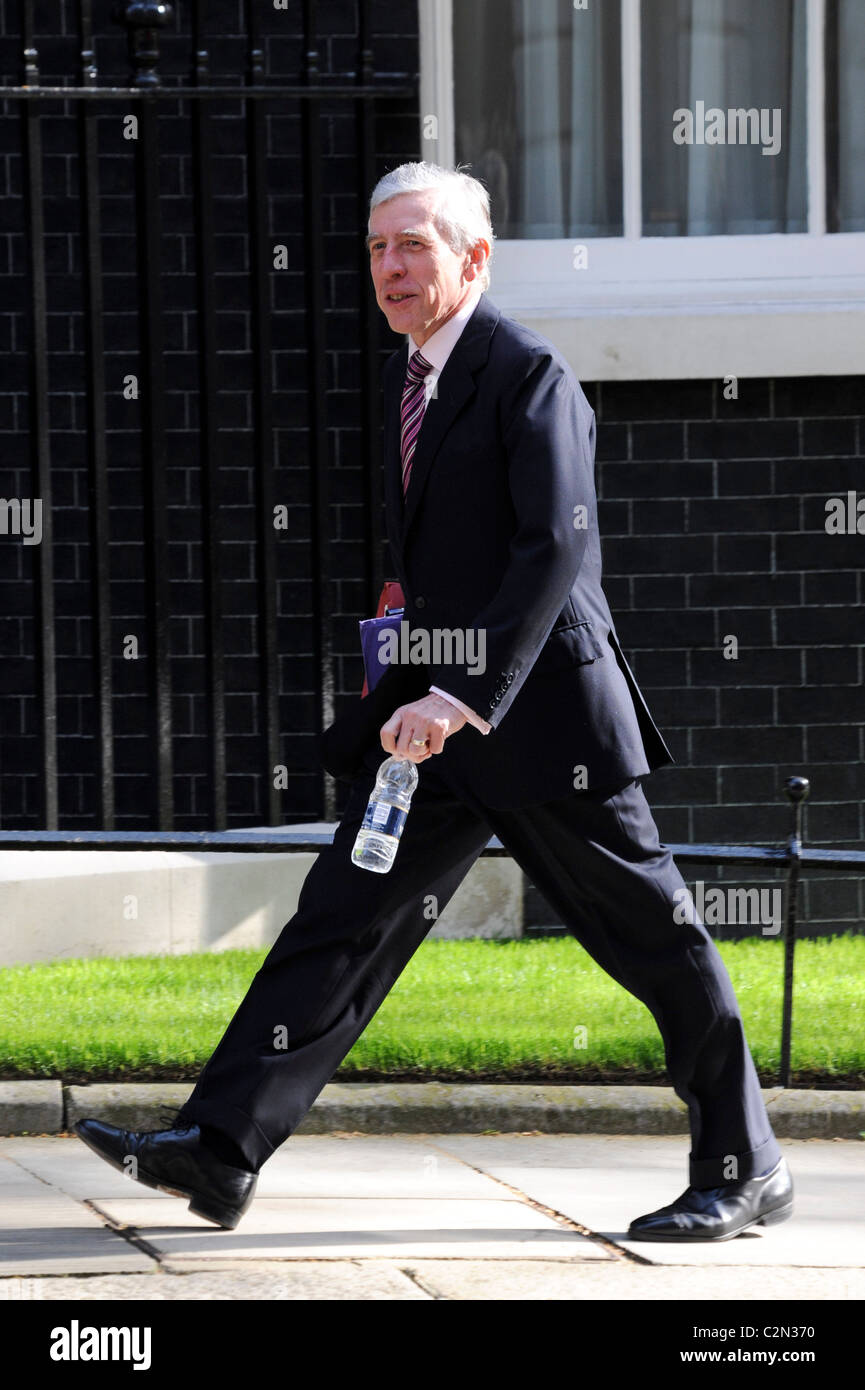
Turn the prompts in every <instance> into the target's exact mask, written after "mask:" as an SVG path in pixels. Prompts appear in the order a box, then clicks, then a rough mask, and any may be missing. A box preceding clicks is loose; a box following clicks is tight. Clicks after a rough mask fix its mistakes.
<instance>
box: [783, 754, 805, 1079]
mask: <svg viewBox="0 0 865 1390" xmlns="http://www.w3.org/2000/svg"><path fill="white" fill-rule="evenodd" d="M810 790H811V783H810V782H809V781H808V778H807V777H790V778H788V779H787V783H786V791H787V796H788V797H789V799H790V801H791V803H792V806H793V829H792V831H791V832H790V837H789V839H788V841H787V855H788V860H787V864H788V867H787V913H786V922H785V926H784V1004H783V1011H782V1016H781V1078H780V1085H782V1086H789V1085H790V1043H791V1038H792V1034H793V958H794V954H795V950H796V906H797V898H798V893H799V871H800V868H801V864H802V805H803V803H804V802H805V801H807V799H808V793H809V792H810Z"/></svg>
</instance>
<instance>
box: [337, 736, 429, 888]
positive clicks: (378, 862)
mask: <svg viewBox="0 0 865 1390" xmlns="http://www.w3.org/2000/svg"><path fill="white" fill-rule="evenodd" d="M416 786H417V767H416V766H415V764H414V763H412V762H409V761H408V759H407V758H394V757H390V758H385V760H384V762H383V763H382V765H381V767H380V768H379V770H378V772H377V773H376V778H375V786H374V787H373V789H372V796H371V797H370V799H369V802H368V803H367V808H366V814H365V815H364V818H363V824H362V825H361V827H360V830H359V831H358V832H357V839H356V840H355V842H354V848H353V850H352V852H351V862H352V864H357V866H358V868H359V869H371V870H372V872H373V873H374V874H386V873H387V872H388V870H389V869H390V867H391V865H392V864H393V861H394V859H395V858H396V852H397V847H398V845H399V837H400V835H401V834H402V831H403V826H404V825H405V820H406V816H407V815H408V810H409V806H410V805H411V798H412V793H413V791H414V789H415V787H416Z"/></svg>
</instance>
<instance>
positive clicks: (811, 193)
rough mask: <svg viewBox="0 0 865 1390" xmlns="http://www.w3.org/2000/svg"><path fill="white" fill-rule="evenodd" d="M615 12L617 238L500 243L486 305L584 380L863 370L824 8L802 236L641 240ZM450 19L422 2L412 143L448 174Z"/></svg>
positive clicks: (635, 43)
mask: <svg viewBox="0 0 865 1390" xmlns="http://www.w3.org/2000/svg"><path fill="white" fill-rule="evenodd" d="M620 4H621V17H622V139H623V230H624V234H623V236H621V237H593V238H587V239H584V240H582V241H579V242H578V241H576V240H575V239H574V238H572V237H569V238H562V239H558V238H557V239H553V240H539V239H520V240H499V239H498V238H497V239H496V245H495V254H494V257H493V262H492V265H491V268H490V270H491V284H490V290H489V294H490V298H491V299H492V300H493V301H494V303H496V304H497V305H498V307H499V308H500V309H502V311H503V312H504V313H507V314H509V315H511V316H512V317H514V318H516V319H519V320H520V322H522V323H525V324H526V325H528V326H529V327H531V328H534V329H536V331H537V332H539V333H542V334H543V336H544V337H545V338H548V339H550V341H552V342H553V343H555V344H556V346H557V347H558V348H559V349H560V350H561V351H562V352H563V353H564V355H565V357H566V358H567V359H568V361H569V362H570V364H571V366H572V367H573V369H574V371H575V373H576V374H577V375H578V376H580V377H582V378H583V379H584V380H587V381H588V380H592V381H607V380H609V381H615V380H620V381H628V380H646V379H650V380H651V379H665V378H688V377H723V376H742V377H753V376H815V375H816V376H821V375H822V376H826V375H835V374H839V375H847V374H859V373H862V372H865V233H861V232H832V233H827V231H826V218H825V202H826V170H825V137H824V72H825V65H824V58H825V10H826V7H825V0H806V4H807V12H806V13H807V38H806V44H807V55H806V62H807V69H806V71H807V83H806V103H807V160H808V178H807V190H808V231H807V232H806V233H771V234H767V235H764V236H708V237H696V236H695V237H644V236H642V235H641V219H642V188H641V153H640V0H620ZM452 16H453V0H419V20H420V135H421V146H420V148H421V150H422V151H423V158H424V159H429V160H432V161H434V162H435V163H438V164H442V165H444V166H445V167H446V168H453V166H454V158H455V151H454V144H455V141H454V93H453V20H452ZM430 116H433V117H434V118H435V119H434V120H433V121H430V119H429V118H430ZM578 244H579V245H581V246H585V247H586V250H587V262H588V264H587V267H586V269H583V270H575V269H574V247H575V246H576V245H578Z"/></svg>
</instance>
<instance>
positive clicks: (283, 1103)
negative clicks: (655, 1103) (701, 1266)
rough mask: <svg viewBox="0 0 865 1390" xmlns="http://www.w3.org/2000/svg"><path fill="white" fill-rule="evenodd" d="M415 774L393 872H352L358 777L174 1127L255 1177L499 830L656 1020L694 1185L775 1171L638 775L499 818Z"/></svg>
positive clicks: (367, 781)
mask: <svg viewBox="0 0 865 1390" xmlns="http://www.w3.org/2000/svg"><path fill="white" fill-rule="evenodd" d="M418 774H419V780H418V786H417V789H416V791H415V793H414V797H413V799H412V804H411V809H410V811H409V814H408V817H407V819H406V823H405V828H404V830H403V834H402V838H401V840H400V843H399V847H398V850H397V854H396V859H395V861H394V864H393V866H392V868H391V870H390V872H389V873H387V874H377V873H372V872H370V871H368V870H365V869H361V868H358V867H357V866H356V865H354V864H352V862H351V858H350V856H351V850H352V846H353V844H354V840H355V836H356V834H357V831H358V828H359V826H360V823H361V820H362V818H363V814H364V811H365V809H366V805H367V801H368V798H369V795H370V792H371V790H372V787H373V784H374V777H373V776H372V774H371V773H366V772H364V773H361V774H359V775H358V776H357V777H355V778H354V780H353V782H352V785H351V789H350V793H349V797H348V802H347V805H346V810H345V814H344V815H343V817H342V820H341V821H340V823H339V825H338V827H337V829H336V832H335V834H334V838H333V844H332V845H331V846H328V847H327V848H325V849H324V850H323V851H322V852H321V853H320V854H319V856H318V858H317V859H316V861H315V863H314V864H313V866H312V868H311V869H310V871H309V873H308V875H307V877H306V879H305V881H304V884H303V887H302V889H301V893H300V897H299V900H298V906H297V911H296V913H295V914H294V916H293V917H292V918H291V920H290V921H289V922H288V923H287V924H286V926H285V927H284V928H283V930H282V932H281V934H280V936H279V938H278V939H277V941H276V942H275V944H274V945H273V947H272V948H271V950H270V952H269V953H268V955H267V957H266V959H265V960H264V962H263V963H262V965H261V968H260V969H259V971H258V972H257V974H256V975H255V976H254V978H253V980H252V983H251V985H250V987H249V989H248V991H247V994H246V996H245V997H244V999H243V1000H242V1002H241V1004H240V1006H239V1007H238V1009H237V1012H236V1013H235V1015H234V1017H233V1018H232V1020H231V1022H230V1023H229V1025H228V1028H227V1029H226V1031H225V1034H224V1035H223V1037H222V1039H221V1041H220V1042H219V1044H218V1046H217V1047H216V1049H215V1051H214V1052H213V1055H212V1056H211V1058H210V1060H209V1061H208V1062H207V1063H206V1065H205V1067H204V1068H203V1070H202V1072H201V1074H200V1076H199V1078H198V1081H197V1083H196V1085H195V1087H194V1090H193V1092H192V1094H191V1095H190V1097H189V1099H188V1100H187V1102H186V1104H185V1105H184V1106H183V1107H182V1109H181V1112H180V1114H179V1116H178V1119H177V1121H176V1123H177V1124H180V1123H194V1124H202V1125H207V1126H211V1127H212V1128H214V1129H217V1130H220V1131H222V1132H223V1133H224V1134H227V1135H229V1136H230V1137H231V1139H232V1140H233V1141H234V1143H235V1144H236V1145H237V1146H238V1148H239V1149H240V1150H241V1152H242V1153H243V1154H244V1156H245V1158H246V1161H247V1164H248V1166H249V1168H250V1169H251V1170H253V1171H255V1172H257V1171H258V1170H259V1168H260V1167H261V1165H262V1164H263V1163H264V1162H265V1161H266V1159H267V1158H269V1157H270V1155H271V1154H272V1153H273V1152H274V1151H275V1149H277V1148H278V1147H279V1145H280V1144H282V1143H283V1141H284V1140H285V1139H287V1138H288V1136H289V1135H291V1134H292V1133H293V1132H294V1131H295V1130H296V1129H297V1127H298V1125H299V1124H300V1123H301V1121H302V1120H303V1118H304V1116H305V1115H306V1113H307V1111H308V1110H309V1109H310V1107H311V1106H312V1104H313V1102H314V1101H315V1099H316V1097H317V1096H318V1095H319V1093H320V1092H321V1090H322V1089H323V1087H324V1086H325V1085H326V1084H327V1082H328V1081H329V1080H330V1079H331V1077H332V1076H333V1074H334V1072H335V1071H336V1070H337V1068H338V1067H339V1065H340V1063H341V1062H342V1060H343V1058H344V1057H345V1056H346V1054H347V1053H348V1052H349V1051H350V1049H351V1048H352V1046H353V1045H354V1043H355V1041H356V1040H357V1038H359V1037H360V1035H361V1033H362V1032H363V1031H364V1029H365V1028H366V1026H367V1024H368V1023H369V1021H370V1019H371V1018H372V1017H373V1016H374V1014H375V1013H376V1010H377V1009H378V1008H379V1007H380V1005H381V1003H382V1002H383V1000H384V999H385V997H386V996H387V994H388V992H389V990H390V989H391V988H392V986H393V985H394V984H395V982H396V980H397V979H398V978H399V976H400V974H401V973H402V971H403V970H404V969H405V967H406V965H407V964H408V962H409V961H410V960H411V958H412V956H413V955H414V953H415V951H416V950H417V949H418V947H419V946H420V945H421V943H422V942H423V940H424V938H425V937H426V935H427V934H428V932H429V931H430V929H431V927H432V925H433V921H434V915H433V913H434V912H438V913H440V912H441V911H442V910H443V908H444V907H445V905H446V904H447V902H448V901H449V900H450V898H451V897H452V895H453V894H454V892H455V891H456V889H457V888H458V886H459V884H460V883H461V881H462V879H463V878H464V877H465V875H466V874H467V873H468V871H469V869H470V868H471V866H472V865H473V864H474V862H475V860H476V859H477V858H478V856H479V854H480V853H481V850H482V849H483V848H484V846H485V845H486V843H487V841H488V839H489V838H490V834H491V832H494V833H495V834H497V835H498V836H499V838H500V839H501V841H502V843H503V844H504V846H505V847H506V849H507V850H508V851H509V852H510V854H511V855H512V856H513V858H514V860H515V861H516V862H517V864H519V865H520V867H521V868H522V869H523V870H524V871H525V873H526V874H527V876H528V877H529V879H530V880H531V881H532V882H533V883H534V884H535V885H536V886H537V888H538V889H539V890H540V891H541V893H542V894H543V895H544V897H545V898H546V899H547V901H548V902H549V903H550V904H551V905H552V906H553V907H554V908H556V910H557V911H558V912H559V914H560V915H561V919H562V921H563V923H564V924H565V926H566V927H567V929H568V930H569V931H570V932H571V933H572V934H573V935H574V936H575V937H576V938H577V940H578V941H579V942H580V943H581V945H582V946H584V947H585V949H586V951H587V952H588V953H589V954H590V955H591V956H592V957H593V958H594V960H595V961H597V963H598V964H599V965H600V966H601V967H602V968H603V969H604V970H605V971H606V972H607V973H608V974H609V975H611V976H612V977H613V979H615V980H617V981H618V982H619V983H620V984H621V985H623V986H624V988H625V989H627V990H628V991H629V992H630V993H631V994H633V995H635V996H636V997H637V998H638V999H640V1000H642V1002H643V1003H644V1004H645V1005H646V1006H647V1008H648V1009H649V1010H650V1011H651V1013H652V1015H653V1016H654V1018H655V1021H656V1022H657V1025H658V1028H659V1030H660V1033H661V1037H662V1040H663V1045H664V1054H665V1060H666V1066H667V1070H668V1073H669V1077H670V1081H671V1083H672V1085H673V1087H674V1089H675V1091H676V1094H677V1095H678V1096H679V1097H680V1098H681V1100H682V1101H684V1103H685V1104H686V1105H687V1107H688V1115H689V1123H690V1131H691V1151H690V1155H689V1182H690V1184H691V1185H693V1186H695V1187H711V1186H715V1185H716V1184H720V1183H723V1182H729V1181H731V1180H732V1179H740V1180H744V1179H746V1178H750V1177H754V1176H756V1175H757V1174H759V1173H761V1172H763V1171H764V1170H765V1169H767V1168H768V1167H770V1166H773V1165H774V1164H775V1163H776V1162H777V1160H778V1159H779V1158H780V1156H781V1154H780V1149H779V1147H778V1143H777V1140H776V1138H775V1135H774V1134H773V1132H772V1129H771V1126H770V1124H769V1119H768V1116H767V1113H766V1107H765V1104H764V1101H763V1097H762V1093H761V1090H760V1084H759V1081H758V1079H757V1074H756V1071H755V1068H754V1063H753V1059H752V1057H751V1053H750V1051H749V1049H748V1044H747V1042H746V1039H745V1032H744V1028H743V1024H742V1019H741V1016H740V1013H739V1007H738V1004H737V1001H736V996H735V994H734V991H733V986H732V984H731V982H730V978H729V975H728V973H727V970H726V967H725V966H724V963H723V961H722V960H721V957H720V955H719V953H718V950H717V948H716V946H715V945H714V943H713V941H712V940H711V938H710V936H709V934H708V932H707V931H706V928H705V926H703V925H702V923H701V922H700V921H699V918H697V916H696V913H694V914H693V918H694V920H693V921H691V922H686V923H680V922H677V921H676V920H675V918H674V910H675V907H676V900H675V897H674V895H675V893H676V890H677V889H682V888H683V887H684V884H683V880H682V877H681V875H680V873H679V871H678V869H677V868H676V865H675V863H674V861H673V858H672V855H671V854H670V851H669V849H667V848H666V847H665V846H662V845H661V844H660V843H659V840H658V832H657V828H656V826H655V822H654V819H653V817H652V814H651V811H650V809H649V807H648V804H647V802H646V798H645V795H644V793H643V790H642V787H641V785H640V782H641V779H639V778H638V779H636V780H634V781H631V782H628V783H627V784H625V785H624V786H619V787H616V788H606V789H603V790H588V791H582V792H574V794H573V795H572V796H570V797H567V798H565V799H564V800H560V801H551V802H546V803H543V804H538V805H532V806H528V807H524V808H522V809H519V810H496V809H492V808H490V807H485V806H482V805H480V804H479V803H477V802H475V801H474V800H473V798H472V797H471V796H470V795H467V794H466V792H465V791H460V792H457V791H456V790H455V789H453V788H451V786H450V785H449V784H448V782H447V780H446V777H445V775H444V774H442V773H439V771H438V769H437V768H436V766H435V758H430V759H427V760H426V761H425V762H423V763H421V764H419V765H418ZM430 895H432V899H431V896H430ZM431 901H434V907H433V909H432V910H431ZM679 915H681V913H680V914H679ZM731 1160H735V1163H731Z"/></svg>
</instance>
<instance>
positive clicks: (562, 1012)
mask: <svg viewBox="0 0 865 1390" xmlns="http://www.w3.org/2000/svg"><path fill="white" fill-rule="evenodd" d="M719 950H720V952H721V955H722V956H723V958H724V961H725V963H726V965H727V968H728V970H729V971H730V975H731V977H732V980H733V984H734V987H735V989H736V993H737V995H738V998H739V1002H740V1004H741V1007H742V1014H743V1017H744V1020H745V1027H746V1031H747V1036H748V1041H749V1044H750V1047H751V1051H752V1053H753V1055H754V1060H755V1063H756V1065H757V1069H758V1072H759V1073H760V1077H761V1080H762V1081H763V1082H764V1084H772V1083H773V1082H775V1081H776V1080H777V1068H778V1063H779V1054H780V1036H781V999H782V970H783V956H782V953H783V944H782V942H781V941H776V940H773V941H767V940H750V941H744V942H730V943H722V944H721V945H720V947H719ZM264 955H265V952H264V951H262V950H245V951H226V952H223V953H218V954H213V953H204V954H196V955H186V956H136V957H125V958H123V959H107V958H103V959H96V960H70V961H57V962H52V963H51V964H48V965H31V966H13V967H8V968H6V969H3V970H0V1076H2V1077H3V1078H5V1079H10V1078H24V1077H37V1078H38V1077H61V1078H62V1079H64V1080H65V1081H95V1080H107V1079H115V1080H158V1079H166V1080H167V1079H176V1080H192V1079H194V1078H195V1077H196V1076H197V1074H198V1071H199V1069H200V1067H201V1066H202V1064H203V1063H204V1062H205V1061H206V1060H207V1058H208V1056H209V1055H210V1053H211V1052H212V1050H213V1048H214V1046H215V1045H216V1043H217V1042H218V1041H219V1038H220V1037H221V1035H222V1032H223V1030H224V1028H225V1025H226V1024H227V1022H228V1020H229V1019H230V1017H231V1015H232V1013H233V1011H234V1009H235V1008H236V1006H237V1004H238V1003H239V1002H240V1000H241V998H242V997H243V995H244V993H245V991H246V988H247V986H248V984H249V982H250V981H251V979H252V976H253V975H254V973H255V971H256V969H257V968H258V966H259V964H260V963H261V961H262V960H263V958H264ZM863 1004H865V936H858V937H855V936H838V937H833V938H825V939H822V940H819V941H801V942H799V943H798V945H797V947H796V975H795V985H794V1009H793V1067H794V1071H795V1079H796V1080H797V1081H798V1082H799V1083H800V1084H804V1083H806V1082H810V1083H812V1084H814V1083H817V1084H822V1085H825V1086H830V1085H833V1084H839V1083H840V1084H844V1085H847V1086H850V1085H854V1084H858V1085H860V1086H862V1085H865V1027H863V1017H865V1008H863ZM580 1029H584V1030H585V1033H584V1034H582V1033H581V1032H580V1031H578V1030H580ZM575 1043H580V1044H582V1043H584V1045H581V1046H575ZM385 1076H386V1077H390V1078H394V1079H397V1078H400V1079H407V1078H409V1077H412V1076H414V1077H416V1078H424V1079H431V1078H438V1079H443V1080H460V1079H464V1080H488V1081H489V1080H501V1081H504V1080H516V1081H530V1080H541V1079H543V1080H547V1081H563V1082H579V1081H616V1080H618V1081H656V1082H658V1083H667V1077H666V1072H665V1070H664V1055H663V1049H662V1046H661V1039H660V1035H659V1033H658V1030H657V1027H656V1025H655V1022H654V1020H653V1018H652V1016H651V1014H650V1013H649V1012H648V1010H647V1009H646V1008H645V1007H644V1006H643V1005H642V1004H640V1003H639V1002H638V1001H637V1000H636V999H634V998H632V997H631V996H630V995H629V994H627V993H626V991H625V990H623V989H622V988H621V987H620V986H618V985H617V984H615V983H614V982H613V981H612V980H611V979H610V978H609V977H608V976H607V975H605V974H604V972H603V971H602V970H601V969H600V968H599V967H598V966H597V965H595V963H594V962H593V961H592V960H591V959H590V957H589V956H588V955H587V954H586V952H585V951H584V950H583V949H582V947H581V946H579V945H578V943H577V942H576V941H574V940H573V938H571V937H560V938H556V937H548V938H543V939H540V940H528V941H483V940H468V941H444V940H432V941H427V942H425V943H424V945H423V946H422V947H421V949H420V950H419V951H418V952H417V954H416V955H415V957H414V958H413V960H412V961H411V963H410V964H409V966H408V968H407V969H406V971H405V972H404V974H403V975H402V977H401V978H400V979H399V980H398V981H397V984H396V985H395V987H394V988H393V990H392V991H391V993H390V994H389V996H388V998H387V999H386V1000H385V1002H384V1004H383V1005H382V1007H381V1009H380V1010H379V1012H378V1014H377V1015H376V1016H375V1018H373V1020H372V1022H371V1023H370V1024H369V1026H368V1028H367V1030H366V1032H365V1033H364V1034H363V1036H362V1037H361V1038H360V1039H359V1040H358V1041H357V1043H356V1044H355V1046H354V1047H353V1049H352V1051H351V1052H350V1053H349V1055H348V1057H346V1059H345V1061H344V1062H343V1065H342V1067H341V1068H340V1071H339V1073H338V1077H339V1078H340V1079H342V1080H351V1079H354V1080H372V1079H375V1078H378V1077H385ZM667 1084H668V1083H667Z"/></svg>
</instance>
